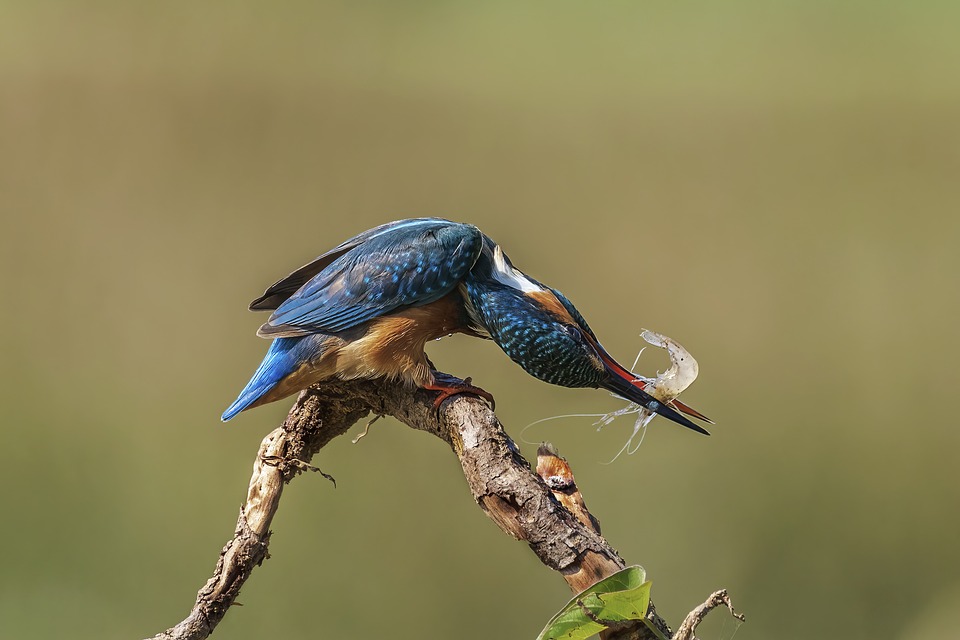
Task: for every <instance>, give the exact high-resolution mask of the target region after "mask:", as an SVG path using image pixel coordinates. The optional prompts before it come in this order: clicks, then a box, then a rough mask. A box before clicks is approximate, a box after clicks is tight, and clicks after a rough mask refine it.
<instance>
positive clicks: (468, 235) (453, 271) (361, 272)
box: [254, 218, 483, 337]
mask: <svg viewBox="0 0 960 640" xmlns="http://www.w3.org/2000/svg"><path fill="white" fill-rule="evenodd" d="M482 238H483V236H482V234H481V233H480V231H479V230H478V229H477V228H476V227H474V226H472V225H467V224H459V223H454V222H450V221H448V220H441V219H439V218H418V219H415V220H404V221H400V222H397V223H392V224H390V225H384V226H382V227H377V228H376V229H372V230H370V231H367V232H365V233H363V234H360V235H359V236H357V237H355V238H352V239H350V240H348V241H347V242H345V243H344V244H342V245H340V247H338V248H337V249H334V250H333V251H332V252H329V253H328V254H324V256H321V257H320V258H318V259H317V260H316V261H315V262H314V263H311V264H312V265H316V264H319V265H321V268H320V270H319V271H318V272H316V273H315V274H314V275H313V276H312V277H311V278H310V280H308V281H307V282H306V283H304V284H302V285H301V286H300V287H299V288H298V289H297V290H295V291H294V292H293V293H291V294H290V295H289V296H288V297H287V298H286V299H284V300H283V301H282V302H280V303H279V304H278V306H277V307H276V310H275V311H274V313H273V315H272V316H270V319H269V320H267V322H266V323H265V324H264V325H263V326H262V327H261V328H260V331H259V334H260V335H261V336H263V337H278V336H295V335H306V334H309V333H316V332H327V333H336V332H340V331H345V330H347V329H350V328H352V327H355V326H357V325H359V324H362V323H364V322H367V321H369V320H371V319H373V318H376V317H380V316H385V315H388V314H390V313H394V312H397V311H401V310H403V309H408V308H411V307H415V306H419V305H425V304H429V303H431V302H434V301H436V300H439V299H440V298H442V297H444V296H445V295H447V294H448V293H450V292H451V291H453V290H454V289H455V288H456V287H457V285H458V284H459V282H460V280H461V279H462V278H463V276H464V275H466V273H467V272H468V271H469V270H470V268H471V267H473V264H474V263H475V262H476V260H477V257H478V256H479V254H480V249H481V246H482ZM331 257H332V258H333V259H332V260H331V259H330V258H331ZM314 268H315V267H312V266H311V265H307V266H306V267H302V268H301V269H298V270H297V271H295V272H294V273H292V274H291V275H290V276H288V277H287V278H285V279H284V280H281V281H280V282H278V283H277V284H275V285H273V287H271V289H268V291H267V293H266V294H265V295H264V297H262V298H260V299H258V300H262V302H258V301H254V305H260V306H262V305H263V304H265V303H266V300H270V301H271V303H272V302H274V301H278V298H279V296H280V295H283V294H285V293H286V292H287V291H289V289H290V288H292V287H293V286H295V285H296V284H297V283H298V282H299V281H300V280H301V279H302V278H303V277H304V276H305V275H306V274H309V273H311V272H312V271H313V269H314ZM271 290H273V291H274V293H272V294H271V293H270V291H271Z"/></svg>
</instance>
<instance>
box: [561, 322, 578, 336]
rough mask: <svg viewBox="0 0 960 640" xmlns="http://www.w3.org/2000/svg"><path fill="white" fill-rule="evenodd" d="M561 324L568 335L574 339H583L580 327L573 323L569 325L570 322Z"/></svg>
mask: <svg viewBox="0 0 960 640" xmlns="http://www.w3.org/2000/svg"><path fill="white" fill-rule="evenodd" d="M560 326H561V327H562V328H563V331H564V333H566V334H567V335H568V336H570V337H571V338H573V339H574V340H582V339H583V338H582V336H581V334H580V329H578V328H577V327H574V326H573V325H569V324H562V325H560Z"/></svg>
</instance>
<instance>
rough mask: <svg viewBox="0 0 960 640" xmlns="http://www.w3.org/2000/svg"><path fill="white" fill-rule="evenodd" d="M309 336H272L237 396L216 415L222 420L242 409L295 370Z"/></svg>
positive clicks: (300, 361)
mask: <svg viewBox="0 0 960 640" xmlns="http://www.w3.org/2000/svg"><path fill="white" fill-rule="evenodd" d="M312 337H313V336H302V337H296V338H277V339H275V340H274V341H273V342H272V343H271V344H270V349H269V350H267V355H266V356H264V358H263V362H261V363H260V366H259V367H257V370H256V372H255V373H254V374H253V378H251V379H250V382H248V383H247V386H246V387H245V388H244V389H243V391H241V392H240V396H239V397H238V398H237V399H236V400H234V402H233V404H231V405H230V406H229V407H227V410H226V411H224V412H223V415H222V416H220V419H221V420H223V421H224V422H226V421H227V420H229V419H230V418H232V417H234V416H235V415H237V414H238V413H240V412H241V411H243V410H244V409H247V408H249V407H250V405H252V404H253V403H254V402H256V401H257V400H259V399H260V398H262V397H263V396H264V395H265V394H267V393H268V392H269V391H270V390H271V389H273V388H274V387H275V386H277V384H278V383H279V382H280V381H281V380H283V379H284V378H285V377H287V376H288V375H290V374H291V373H293V372H294V371H296V370H297V368H298V367H299V366H300V365H301V364H302V363H303V361H304V356H305V353H304V351H305V349H304V347H307V350H309V345H308V344H307V343H306V341H307V340H309V339H310V338H312Z"/></svg>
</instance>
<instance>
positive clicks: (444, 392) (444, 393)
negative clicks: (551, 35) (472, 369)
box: [424, 378, 497, 417]
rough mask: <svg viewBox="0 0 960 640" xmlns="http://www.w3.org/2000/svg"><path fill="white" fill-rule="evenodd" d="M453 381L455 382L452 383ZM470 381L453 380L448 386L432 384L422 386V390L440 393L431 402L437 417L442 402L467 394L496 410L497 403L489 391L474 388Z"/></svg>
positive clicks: (438, 383)
mask: <svg viewBox="0 0 960 640" xmlns="http://www.w3.org/2000/svg"><path fill="white" fill-rule="evenodd" d="M454 380H455V381H454ZM472 382H473V381H472V380H471V379H470V378H467V379H465V380H456V379H455V378H454V379H453V380H451V382H450V383H449V384H442V383H440V382H434V384H430V385H426V386H424V389H427V390H429V391H439V392H440V393H439V394H438V395H437V397H436V398H435V399H434V401H433V409H434V411H435V412H436V415H437V417H440V407H441V405H443V403H444V402H446V401H447V400H449V399H450V398H452V397H453V396H456V395H460V394H461V393H469V394H471V395H475V396H478V397H480V398H483V399H484V400H486V401H487V402H488V403H490V409H491V410H494V409H496V406H497V403H496V400H494V399H493V395H492V394H491V393H490V392H489V391H485V390H483V389H481V388H480V387H475V386H474V385H473V384H472Z"/></svg>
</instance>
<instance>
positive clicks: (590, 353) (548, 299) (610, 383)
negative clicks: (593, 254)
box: [466, 242, 708, 434]
mask: <svg viewBox="0 0 960 640" xmlns="http://www.w3.org/2000/svg"><path fill="white" fill-rule="evenodd" d="M466 285H467V288H468V291H469V294H470V295H469V297H470V302H471V316H472V317H475V318H476V325H477V327H478V329H479V330H482V331H483V332H484V333H486V334H489V335H490V337H491V338H492V339H493V340H494V341H495V342H496V343H497V344H498V345H500V348H501V349H503V350H504V352H506V354H507V355H508V356H510V358H511V359H512V360H513V361H514V362H516V363H517V364H519V365H520V366H521V367H523V368H524V369H525V370H526V372H527V373H529V374H530V375H532V376H534V377H536V378H539V379H540V380H543V381H544V382H549V383H551V384H556V385H560V386H564V387H591V388H602V389H606V390H608V391H611V392H612V393H614V394H616V395H618V396H620V397H621V398H624V399H625V400H629V401H630V402H633V403H635V404H638V405H640V406H642V407H644V408H646V409H648V410H649V411H652V412H653V413H657V414H660V415H662V416H664V417H665V418H667V419H669V420H672V421H673V422H676V423H677V424H680V425H683V426H684V427H687V428H689V429H693V430H694V431H697V432H699V433H704V434H707V433H708V432H707V431H705V430H704V429H703V428H701V427H700V426H698V425H697V424H695V423H694V422H692V421H690V420H689V419H687V418H686V417H684V416H682V415H681V414H680V413H679V412H678V411H677V410H676V409H674V408H673V407H671V406H669V405H668V404H666V403H663V402H660V401H658V400H657V399H656V398H654V397H653V396H651V395H650V394H649V393H648V392H647V391H645V390H644V387H645V386H646V381H645V380H643V379H641V378H638V377H637V376H635V375H634V374H632V373H631V372H630V371H628V370H627V369H626V368H624V367H623V366H622V365H620V364H619V363H618V362H617V361H616V360H614V359H613V358H612V357H611V356H610V354H608V353H607V352H606V350H605V349H604V348H603V347H602V346H601V345H600V341H599V340H597V337H596V335H594V333H593V331H592V330H591V329H590V326H589V325H588V324H587V321H586V320H585V319H584V318H583V316H582V315H581V314H580V312H579V311H578V310H577V308H576V307H575V306H574V305H573V303H572V302H570V301H569V300H568V299H567V298H566V297H565V296H564V295H563V294H562V293H560V292H559V291H557V290H555V289H552V288H550V287H548V286H546V285H543V284H542V283H540V282H537V281H536V280H534V279H533V278H531V277H529V276H527V275H526V274H524V273H523V272H521V271H520V270H519V269H516V268H515V267H514V266H513V264H512V263H511V262H510V259H509V258H507V257H506V255H505V254H504V253H503V251H502V250H501V249H500V247H499V246H498V245H493V243H492V242H490V243H489V245H488V246H486V247H485V248H484V255H483V256H482V257H481V260H480V261H478V263H477V266H476V267H474V270H473V272H472V274H471V276H470V277H468V278H467V280H466ZM678 406H679V405H678ZM691 415H694V416H695V417H701V416H699V414H696V412H694V413H692V414H691Z"/></svg>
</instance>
